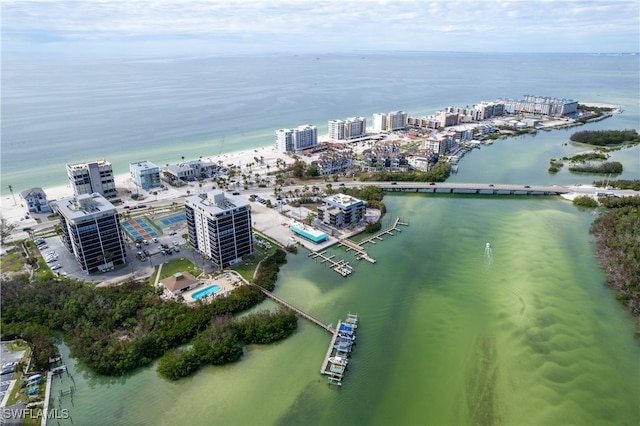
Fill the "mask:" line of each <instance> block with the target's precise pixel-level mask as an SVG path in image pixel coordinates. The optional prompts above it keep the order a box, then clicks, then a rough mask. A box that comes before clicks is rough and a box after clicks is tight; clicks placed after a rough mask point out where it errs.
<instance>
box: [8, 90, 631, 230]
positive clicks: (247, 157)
mask: <svg viewBox="0 0 640 426" xmlns="http://www.w3.org/2000/svg"><path fill="white" fill-rule="evenodd" d="M581 104H582V105H585V106H590V107H600V108H612V109H614V111H612V113H614V114H618V113H621V112H622V111H623V110H624V109H623V107H622V106H620V105H614V104H609V103H602V102H582V103H581ZM566 125H567V121H566V120H565V119H556V120H553V119H549V120H548V121H547V122H546V125H545V126H544V127H545V128H546V129H549V130H553V129H555V128H562V127H564V126H566ZM327 140H330V139H329V137H328V135H321V136H318V142H325V141H327ZM256 157H264V158H263V162H262V163H261V164H257V165H256V164H255V163H256V161H255V158H256ZM200 158H201V159H203V160H209V161H211V162H215V163H217V162H219V161H222V163H223V165H224V166H227V165H231V164H235V165H238V166H240V167H244V165H246V164H248V163H254V166H253V167H252V170H251V172H252V174H254V173H255V172H256V171H258V170H259V171H261V172H262V173H261V174H266V172H267V165H268V166H269V167H272V166H273V167H275V164H276V159H278V158H279V159H282V160H285V161H292V159H291V157H290V156H289V155H287V153H284V152H280V151H277V150H276V149H275V148H274V147H273V146H272V145H265V146H257V147H254V148H249V149H247V148H243V149H240V150H236V151H230V152H227V153H221V154H217V155H215V154H214V155H207V156H201V157H200ZM105 159H106V158H105ZM107 161H108V159H107ZM185 161H192V160H188V159H185ZM177 164H179V163H177ZM159 167H161V166H160V165H159ZM114 181H115V184H116V188H117V189H119V190H122V189H125V190H127V189H128V190H129V191H131V190H133V189H135V184H133V182H132V181H131V177H130V175H129V173H121V174H117V175H114ZM209 184H210V182H209ZM196 185H197V183H195V182H189V183H187V184H186V185H185V186H183V187H182V188H181V190H178V189H177V188H174V187H171V186H168V185H165V186H166V188H167V189H166V190H162V191H158V195H157V196H155V197H156V198H155V199H156V200H163V199H169V198H178V197H179V196H181V195H182V196H184V195H185V194H184V193H182V192H185V191H187V190H189V188H193V187H195V186H196ZM40 187H41V188H42V189H43V191H44V192H45V194H46V196H47V201H48V202H51V201H55V200H58V199H61V198H66V197H71V196H73V190H72V189H71V185H70V184H68V183H67V184H65V185H56V186H49V187H45V186H40ZM26 189H29V188H25V189H22V190H20V191H17V190H14V192H13V196H12V195H11V194H8V195H7V194H3V195H2V197H1V198H0V217H2V218H3V219H5V220H6V221H7V223H12V222H17V224H16V229H17V228H24V227H29V226H33V225H37V224H38V222H37V221H36V220H35V219H34V214H32V213H28V212H27V208H26V207H25V206H24V204H23V203H22V201H23V200H22V197H21V196H20V192H22V191H24V190H26ZM141 192H142V193H143V194H146V195H147V197H149V196H152V195H151V194H149V193H147V192H146V191H144V190H141ZM14 198H15V203H14ZM144 199H147V198H146V197H145V198H144ZM138 201H142V199H141V200H138ZM147 201H149V200H148V199H147ZM122 202H123V203H126V202H127V201H126V200H124V199H123V200H122ZM133 202H135V201H133ZM47 215H48V214H46V213H40V214H36V217H39V218H41V219H42V218H44V217H46V216H47Z"/></svg>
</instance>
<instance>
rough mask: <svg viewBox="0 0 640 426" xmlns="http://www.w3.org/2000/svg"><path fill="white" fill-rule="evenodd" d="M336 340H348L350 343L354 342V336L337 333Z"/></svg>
mask: <svg viewBox="0 0 640 426" xmlns="http://www.w3.org/2000/svg"><path fill="white" fill-rule="evenodd" d="M338 339H348V340H351V341H354V340H356V335H355V334H346V333H338Z"/></svg>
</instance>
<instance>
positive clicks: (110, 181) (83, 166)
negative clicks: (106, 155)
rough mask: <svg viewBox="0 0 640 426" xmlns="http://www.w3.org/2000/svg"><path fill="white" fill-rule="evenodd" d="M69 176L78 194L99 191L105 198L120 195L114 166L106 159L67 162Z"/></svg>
mask: <svg viewBox="0 0 640 426" xmlns="http://www.w3.org/2000/svg"><path fill="white" fill-rule="evenodd" d="M67 176H68V177H69V182H70V183H71V188H73V193H74V194H75V195H76V196H77V195H80V194H94V193H98V194H100V195H102V196H103V197H105V198H113V197H116V196H117V195H118V194H117V192H116V182H115V180H114V178H113V168H112V167H111V163H110V162H108V161H106V160H97V161H91V162H88V163H76V164H67Z"/></svg>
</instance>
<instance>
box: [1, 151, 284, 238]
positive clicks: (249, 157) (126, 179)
mask: <svg viewBox="0 0 640 426" xmlns="http://www.w3.org/2000/svg"><path fill="white" fill-rule="evenodd" d="M254 157H258V158H259V157H264V162H263V163H262V164H259V165H255V166H253V167H252V171H253V174H255V172H257V171H260V172H261V174H264V173H266V168H267V165H269V167H274V168H275V162H276V158H280V159H284V160H285V161H288V162H290V161H292V160H291V158H290V157H289V156H288V155H286V154H285V153H283V152H279V151H276V150H275V148H270V147H269V146H264V147H256V148H254V149H250V150H247V149H246V148H245V149H242V150H238V151H232V152H228V153H226V154H218V155H210V156H203V157H202V159H203V160H211V161H212V162H215V163H217V162H218V161H220V160H222V161H223V165H224V166H227V165H229V164H235V165H240V166H242V167H244V166H245V165H246V164H248V163H255V159H254ZM185 161H191V160H186V159H185ZM114 181H115V183H116V188H117V189H118V190H122V189H125V190H127V189H129V190H132V189H134V188H135V185H134V184H133V182H132V181H131V176H130V174H128V173H121V174H117V175H114ZM207 184H208V185H211V182H207ZM197 185H198V182H197V181H196V182H189V183H187V184H186V185H184V186H183V187H181V188H180V189H178V188H174V187H172V186H169V185H166V184H165V187H166V188H167V189H166V190H162V191H158V196H157V199H158V200H163V199H169V198H177V197H179V196H181V195H184V194H183V193H184V192H185V191H187V190H190V189H191V188H194V187H197ZM41 188H42V189H43V191H44V192H45V194H46V195H47V201H48V202H51V201H55V200H59V199H61V198H66V197H71V196H73V189H71V185H70V184H66V185H57V186H49V187H44V186H42V187H41ZM26 189H29V188H25V190H26ZM20 192H22V191H16V190H14V192H13V196H14V197H15V204H14V199H13V197H12V196H11V195H10V194H9V195H3V196H2V199H1V200H0V215H1V217H2V218H3V219H5V220H6V221H7V223H12V222H18V224H17V227H16V229H18V228H24V227H28V226H32V225H36V224H37V222H36V220H35V218H34V216H35V217H38V218H41V219H42V218H43V217H46V216H47V215H49V213H39V214H33V213H27V208H26V206H24V203H23V199H22V197H21V196H20ZM140 192H141V193H143V194H144V195H145V198H144V200H146V201H149V197H153V195H151V194H149V193H148V192H147V191H145V190H141V191H140ZM192 192H195V191H192ZM139 201H141V202H142V199H141V200H139ZM122 202H123V203H124V204H126V203H127V202H128V200H124V199H123V200H122ZM133 202H134V203H135V201H133ZM27 215H28V216H29V219H26V218H25V217H26V216H27Z"/></svg>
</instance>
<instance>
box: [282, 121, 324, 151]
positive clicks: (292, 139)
mask: <svg viewBox="0 0 640 426" xmlns="http://www.w3.org/2000/svg"><path fill="white" fill-rule="evenodd" d="M316 145H318V128H317V127H316V126H313V125H311V124H305V125H302V126H298V127H296V128H295V129H280V130H276V146H275V147H276V149H277V150H278V151H281V152H296V151H301V150H303V149H306V148H311V147H313V146H316Z"/></svg>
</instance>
